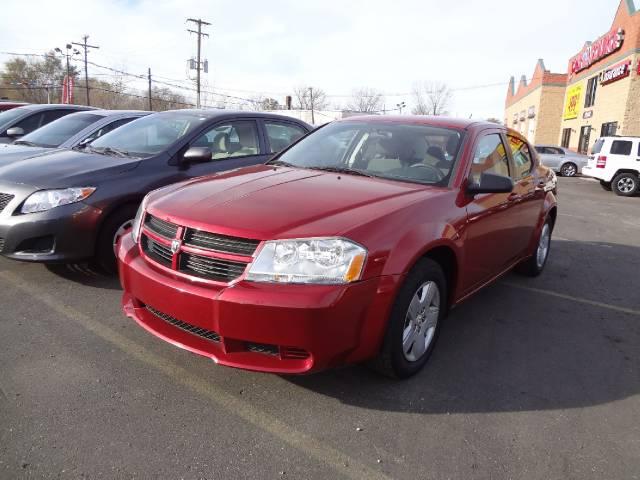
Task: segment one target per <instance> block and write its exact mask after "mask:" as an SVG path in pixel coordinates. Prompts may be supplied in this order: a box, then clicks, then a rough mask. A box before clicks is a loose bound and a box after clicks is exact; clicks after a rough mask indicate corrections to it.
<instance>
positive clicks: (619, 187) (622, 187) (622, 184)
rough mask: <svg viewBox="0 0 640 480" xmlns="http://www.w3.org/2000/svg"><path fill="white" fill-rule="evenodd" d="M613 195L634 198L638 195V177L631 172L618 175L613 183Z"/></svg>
mask: <svg viewBox="0 0 640 480" xmlns="http://www.w3.org/2000/svg"><path fill="white" fill-rule="evenodd" d="M611 188H612V189H613V193H615V194H616V195H619V196H621V197H633V196H634V195H635V194H636V193H638V176H637V175H636V174H634V173H631V172H624V173H621V174H619V175H616V176H615V177H614V178H613V180H612V182H611Z"/></svg>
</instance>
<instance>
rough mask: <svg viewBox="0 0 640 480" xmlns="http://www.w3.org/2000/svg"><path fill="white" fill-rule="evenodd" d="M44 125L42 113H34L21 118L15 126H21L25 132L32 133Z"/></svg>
mask: <svg viewBox="0 0 640 480" xmlns="http://www.w3.org/2000/svg"><path fill="white" fill-rule="evenodd" d="M40 125H42V113H34V114H33V115H29V116H28V117H27V118H24V119H22V120H20V121H19V122H18V123H16V124H15V125H14V127H19V128H21V129H22V130H24V133H25V134H27V133H31V132H33V131H34V130H35V129H37V128H40Z"/></svg>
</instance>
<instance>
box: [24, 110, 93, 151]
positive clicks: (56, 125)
mask: <svg viewBox="0 0 640 480" xmlns="http://www.w3.org/2000/svg"><path fill="white" fill-rule="evenodd" d="M101 118H102V117H101V116H100V115H95V114H93V113H76V114H73V115H67V116H66V117H64V118H60V119H58V120H56V121H55V122H51V123H49V124H47V125H45V126H44V127H42V128H39V129H37V130H36V131H34V132H31V133H30V134H29V135H25V136H24V137H22V138H21V139H20V140H18V141H17V143H18V144H19V143H26V142H29V143H32V144H35V145H37V146H39V147H50V148H55V147H59V146H60V144H61V143H63V142H65V141H67V140H68V139H69V138H71V137H73V136H74V135H75V134H76V133H78V132H79V131H80V130H83V129H84V128H86V127H88V126H89V125H91V124H92V123H94V122H96V121H98V120H100V119H101Z"/></svg>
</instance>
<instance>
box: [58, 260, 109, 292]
mask: <svg viewBox="0 0 640 480" xmlns="http://www.w3.org/2000/svg"><path fill="white" fill-rule="evenodd" d="M45 267H46V268H47V270H49V271H50V272H51V273H53V274H55V275H57V276H59V277H62V278H64V279H65V280H69V281H70V282H75V283H79V284H81V285H84V286H89V287H94V288H103V289H106V290H121V288H120V281H119V280H118V276H117V275H115V274H113V275H112V274H107V273H105V272H103V271H102V270H100V269H99V268H98V267H95V266H93V265H91V264H89V263H68V264H45Z"/></svg>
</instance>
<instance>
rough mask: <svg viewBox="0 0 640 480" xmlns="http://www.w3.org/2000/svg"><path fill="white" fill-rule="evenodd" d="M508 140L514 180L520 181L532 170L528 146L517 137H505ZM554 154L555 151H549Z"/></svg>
mask: <svg viewBox="0 0 640 480" xmlns="http://www.w3.org/2000/svg"><path fill="white" fill-rule="evenodd" d="M507 138H508V139H509V146H510V147H511V153H512V155H513V163H514V166H515V172H514V175H513V178H514V180H520V179H521V178H524V177H526V176H527V175H529V173H531V169H532V168H533V161H532V160H531V153H530V152H529V145H527V143H526V142H525V141H523V140H520V139H519V138H517V137H512V136H511V135H507ZM551 150H553V151H555V152H557V150H556V149H555V148H554V149H551Z"/></svg>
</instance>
